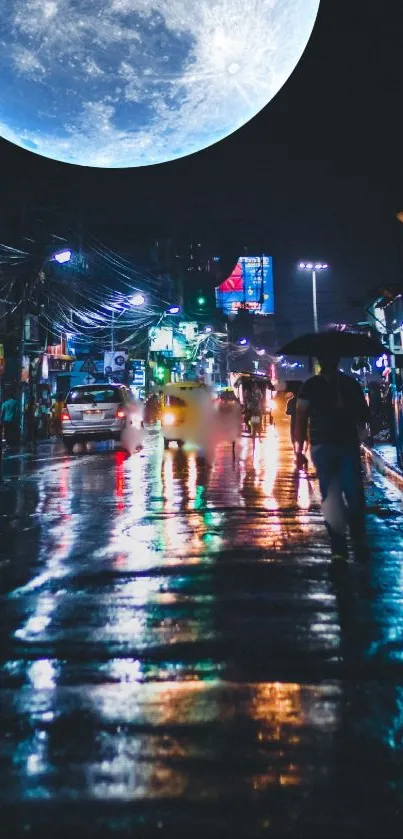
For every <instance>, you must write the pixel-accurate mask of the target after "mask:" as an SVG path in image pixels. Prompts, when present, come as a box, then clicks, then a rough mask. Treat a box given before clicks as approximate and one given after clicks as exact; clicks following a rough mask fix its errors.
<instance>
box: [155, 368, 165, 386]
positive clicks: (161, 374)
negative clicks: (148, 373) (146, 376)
mask: <svg viewBox="0 0 403 839" xmlns="http://www.w3.org/2000/svg"><path fill="white" fill-rule="evenodd" d="M155 376H156V379H157V381H158V382H163V381H164V379H165V367H160V366H158V367H157V369H156V371H155Z"/></svg>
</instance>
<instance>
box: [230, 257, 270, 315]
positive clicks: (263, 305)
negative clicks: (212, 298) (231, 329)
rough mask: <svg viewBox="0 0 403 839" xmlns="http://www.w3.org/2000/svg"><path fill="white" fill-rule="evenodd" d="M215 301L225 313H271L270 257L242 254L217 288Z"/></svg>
mask: <svg viewBox="0 0 403 839" xmlns="http://www.w3.org/2000/svg"><path fill="white" fill-rule="evenodd" d="M216 303H217V308H218V309H222V310H223V312H224V314H226V315H230V314H236V313H237V312H238V311H239V310H240V309H241V310H247V311H250V312H251V313H255V314H258V315H273V314H274V285H273V259H272V257H271V256H241V257H240V258H239V259H238V262H237V264H236V266H235V268H234V270H233V272H232V274H231V275H230V276H229V277H228V278H227V279H226V280H225V281H224V282H223V283H221V285H220V286H218V288H216Z"/></svg>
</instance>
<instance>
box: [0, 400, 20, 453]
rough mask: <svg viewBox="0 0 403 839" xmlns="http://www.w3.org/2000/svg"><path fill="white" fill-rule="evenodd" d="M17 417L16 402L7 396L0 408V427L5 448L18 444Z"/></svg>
mask: <svg viewBox="0 0 403 839" xmlns="http://www.w3.org/2000/svg"><path fill="white" fill-rule="evenodd" d="M18 417H19V410H18V402H17V400H16V399H15V398H14V396H9V397H8V399H6V400H5V401H4V402H3V404H2V406H1V425H2V427H3V428H4V436H5V438H6V445H7V446H16V445H17V443H18Z"/></svg>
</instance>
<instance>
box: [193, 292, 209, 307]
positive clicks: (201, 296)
mask: <svg viewBox="0 0 403 839" xmlns="http://www.w3.org/2000/svg"><path fill="white" fill-rule="evenodd" d="M196 302H197V305H198V307H199V308H200V309H203V308H204V306H205V305H206V303H207V300H206V298H205V297H204V294H199V296H198V298H197V301H196Z"/></svg>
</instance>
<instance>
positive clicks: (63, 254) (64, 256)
mask: <svg viewBox="0 0 403 839" xmlns="http://www.w3.org/2000/svg"><path fill="white" fill-rule="evenodd" d="M72 255H73V254H72V252H71V250H69V249H68V248H64V249H63V250H60V251H56V253H53V254H51V255H50V256H47V257H46V258H45V259H44V260H43V262H42V264H41V266H40V269H39V272H38V275H37V278H36V279H34V280H33V281H32V280H31V282H30V283H27V282H24V285H23V292H22V298H21V334H20V349H19V364H18V372H19V383H18V384H19V404H20V435H21V442H22V441H23V438H24V428H25V422H24V420H25V387H24V382H23V376H22V374H23V366H24V359H25V345H26V339H25V322H26V315H27V303H28V300H29V293H30V291H31V290H32V288H33V287H34V286H35V283H36V282H38V281H39V282H41V283H43V282H45V270H44V269H45V267H46V266H47V265H48V263H49V262H57V263H58V264H59V265H64V264H66V263H67V262H70V260H71V258H72Z"/></svg>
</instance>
